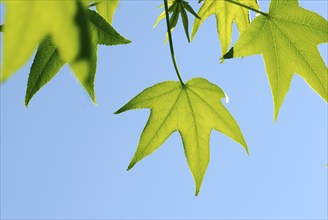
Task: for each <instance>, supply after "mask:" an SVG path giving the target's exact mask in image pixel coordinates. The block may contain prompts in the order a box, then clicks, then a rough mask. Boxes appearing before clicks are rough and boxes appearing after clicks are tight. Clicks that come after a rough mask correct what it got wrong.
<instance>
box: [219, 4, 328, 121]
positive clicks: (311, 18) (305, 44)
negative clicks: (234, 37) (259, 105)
mask: <svg viewBox="0 0 328 220" xmlns="http://www.w3.org/2000/svg"><path fill="white" fill-rule="evenodd" d="M325 42H328V22H327V21H326V20H325V19H324V18H323V17H321V16H320V15H318V14H316V13H314V12H311V11H308V10H306V9H304V8H301V7H299V6H298V1H297V0H288V1H287V0H272V1H271V4H270V9H269V14H268V16H263V15H260V16H258V17H256V18H255V19H254V21H253V22H252V23H251V25H250V26H249V28H248V29H247V30H245V31H244V32H243V33H242V34H241V36H240V38H239V40H238V41H237V43H236V44H235V46H234V47H233V48H231V49H230V51H229V52H228V53H227V54H225V55H224V56H223V58H225V59H228V58H232V57H244V56H249V55H253V54H260V53H262V56H263V59H264V62H265V68H266V72H267V75H268V79H269V82H270V86H271V91H272V95H273V101H274V119H275V120H276V118H277V116H278V112H279V109H280V107H281V105H282V103H283V101H284V98H285V96H286V94H287V92H288V90H289V86H290V83H291V81H292V77H293V74H294V73H297V74H298V75H299V76H301V77H302V78H304V80H305V81H306V82H307V83H308V84H309V86H310V87H311V88H312V89H313V90H315V91H316V92H317V93H318V94H319V95H320V96H321V97H322V98H323V99H324V100H325V101H326V102H327V99H328V91H327V83H328V82H327V75H328V69H327V67H326V65H325V63H324V61H323V60H322V57H321V55H320V53H319V51H318V49H317V45H318V44H320V43H325Z"/></svg>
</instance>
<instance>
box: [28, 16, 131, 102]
mask: <svg viewBox="0 0 328 220" xmlns="http://www.w3.org/2000/svg"><path fill="white" fill-rule="evenodd" d="M87 19H88V24H89V28H90V33H91V36H92V44H91V50H92V56H91V61H92V62H90V65H89V69H87V70H88V71H87V72H86V71H85V67H84V66H83V63H76V62H71V63H69V65H70V66H71V68H72V69H73V72H74V74H75V76H76V77H77V78H78V80H79V81H80V83H81V85H82V86H83V87H84V88H85V90H86V91H87V92H88V94H89V95H90V97H91V99H92V100H93V101H94V102H96V97H95V92H94V79H95V74H96V68H97V48H98V46H97V44H104V45H119V44H127V43H130V41H129V40H127V39H125V38H123V37H122V36H121V35H120V34H119V33H117V32H116V31H115V30H114V28H113V27H112V26H111V25H110V24H108V23H107V22H106V21H105V20H104V19H103V18H102V17H101V16H100V15H98V14H97V13H96V12H94V11H91V10H88V11H87ZM64 64H65V62H64V61H62V59H61V57H60V55H59V52H58V49H57V48H56V47H55V45H54V44H53V43H52V40H51V38H46V39H45V40H44V41H43V42H42V43H41V44H40V46H39V48H38V51H37V54H36V56H35V58H34V61H33V64H32V67H31V71H30V74H29V78H28V84H27V89H26V96H25V105H26V106H28V104H29V101H30V100H31V98H32V97H33V96H34V95H35V93H36V92H37V91H38V90H39V89H40V88H41V87H42V86H44V85H45V84H47V83H48V82H49V81H50V80H51V79H52V78H53V77H54V76H55V75H56V74H57V73H58V71H59V70H60V68H61V67H62V66H63V65H64Z"/></svg>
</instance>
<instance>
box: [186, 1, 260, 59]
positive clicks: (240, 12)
mask: <svg viewBox="0 0 328 220" xmlns="http://www.w3.org/2000/svg"><path fill="white" fill-rule="evenodd" d="M236 2H239V3H242V4H244V5H247V6H249V7H252V8H254V9H258V4H257V2H256V0H236ZM198 15H199V16H200V17H201V20H199V19H195V21H194V24H193V28H192V33H191V39H193V38H194V37H195V35H196V33H197V31H198V29H199V27H200V26H201V25H202V23H203V22H204V21H205V20H206V19H207V18H208V17H209V16H211V15H215V18H216V26H217V32H218V36H219V39H220V42H221V51H222V54H225V53H226V52H227V51H228V48H229V46H230V43H231V36H232V24H233V22H235V23H236V24H237V27H238V30H239V32H242V31H244V30H245V29H246V28H247V27H248V25H249V21H250V19H249V10H248V9H246V8H243V7H240V6H238V5H235V4H232V3H230V2H227V1H225V0H205V1H204V3H203V5H202V6H201V8H200V9H199V12H198Z"/></svg>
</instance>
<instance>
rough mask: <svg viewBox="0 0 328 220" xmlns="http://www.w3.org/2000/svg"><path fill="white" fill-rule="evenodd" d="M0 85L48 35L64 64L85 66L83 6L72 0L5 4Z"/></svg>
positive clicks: (86, 43)
mask: <svg viewBox="0 0 328 220" xmlns="http://www.w3.org/2000/svg"><path fill="white" fill-rule="evenodd" d="M5 5H6V15H5V23H6V26H5V28H4V29H5V30H4V39H3V41H4V46H3V65H2V71H1V72H2V74H1V79H0V80H1V82H3V81H5V80H6V79H7V78H8V77H10V76H11V74H13V73H14V72H15V71H16V70H17V69H18V68H20V67H21V66H22V65H24V64H25V62H26V61H27V60H28V59H29V58H30V56H31V55H32V53H33V51H34V50H35V48H36V47H37V45H38V44H39V42H41V41H42V40H43V39H44V38H45V37H46V36H51V38H52V39H53V42H54V43H55V45H56V46H57V47H58V50H59V53H60V56H61V57H62V58H63V60H65V62H74V61H75V62H76V63H81V65H82V63H86V64H85V66H86V68H88V67H87V66H88V63H87V62H88V59H89V58H90V56H91V54H90V48H89V45H90V42H89V41H90V39H89V34H88V33H87V32H88V28H87V23H86V21H85V19H84V18H85V15H84V13H85V8H84V7H85V6H84V5H83V3H82V2H81V1H80V0H75V1H10V0H7V1H5Z"/></svg>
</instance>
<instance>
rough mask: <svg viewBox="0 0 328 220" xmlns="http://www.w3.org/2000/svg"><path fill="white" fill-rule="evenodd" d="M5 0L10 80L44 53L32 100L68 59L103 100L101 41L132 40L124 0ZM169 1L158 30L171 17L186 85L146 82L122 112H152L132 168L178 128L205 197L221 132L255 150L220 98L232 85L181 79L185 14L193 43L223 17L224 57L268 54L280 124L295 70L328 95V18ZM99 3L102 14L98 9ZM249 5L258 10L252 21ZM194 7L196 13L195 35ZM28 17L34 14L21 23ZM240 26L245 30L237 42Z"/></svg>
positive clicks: (290, 2) (292, 7) (284, 5)
mask: <svg viewBox="0 0 328 220" xmlns="http://www.w3.org/2000/svg"><path fill="white" fill-rule="evenodd" d="M4 2H5V4H6V16H5V22H6V23H5V25H1V26H0V31H3V32H4V47H3V56H4V58H3V62H2V64H1V65H2V66H1V82H4V81H5V80H6V79H8V78H9V77H10V76H11V75H12V74H13V73H14V72H15V71H16V70H17V69H18V68H20V67H21V66H22V65H23V64H24V63H26V61H27V60H28V59H29V57H30V56H31V55H32V53H33V52H34V51H35V49H37V52H36V55H35V57H34V60H33V64H32V66H31V70H30V73H29V78H28V84H27V90H26V97H25V104H26V106H27V105H28V104H29V102H30V100H31V98H32V97H33V96H34V95H35V94H36V93H37V92H38V91H39V89H40V88H42V87H43V86H44V85H45V84H47V83H48V82H49V81H50V80H51V79H52V78H53V77H54V76H55V75H56V74H57V73H58V71H59V70H60V69H61V67H62V66H63V65H65V64H68V65H69V66H70V67H71V69H72V70H73V72H74V75H75V76H76V78H77V79H78V81H79V82H80V84H81V85H82V86H83V87H84V88H85V90H86V91H87V93H88V94H89V95H90V97H91V99H92V100H93V101H94V102H96V96H95V92H94V81H95V75H96V67H97V48H98V45H106V46H113V45H120V44H128V43H130V41H129V40H127V39H125V38H124V37H122V36H121V35H120V34H119V33H118V32H117V31H116V30H115V29H114V28H113V27H112V25H111V24H112V20H113V16H114V13H115V11H116V8H117V6H118V4H119V0H111V1H106V0H99V1H96V2H90V1H83V0H73V1H51V2H43V1H31V2H27V1H10V0H6V1H4ZM164 3H165V4H164V5H165V9H166V11H164V12H162V13H161V14H160V15H159V17H158V19H157V21H156V23H155V25H154V26H156V25H157V24H158V23H159V22H160V21H161V20H162V19H163V18H166V16H168V18H167V19H166V20H167V21H168V22H167V27H168V30H167V31H168V38H169V41H170V50H171V57H172V60H173V64H174V66H175V70H176V72H177V75H178V78H179V82H173V81H166V82H162V83H159V84H156V85H154V86H152V87H150V88H147V89H145V90H144V91H143V92H141V93H140V94H139V95H137V96H136V97H135V98H133V99H132V100H131V101H129V102H128V103H127V104H126V105H124V106H123V107H122V108H121V109H119V110H118V111H117V112H116V113H117V114H118V113H122V112H125V111H127V110H131V109H141V108H148V109H150V110H151V113H150V116H149V119H148V122H147V124H146V126H145V128H144V130H143V132H142V134H141V137H140V141H139V144H138V147H137V151H136V153H135V155H134V157H133V159H132V161H131V163H130V165H129V167H128V169H131V168H132V167H133V166H134V165H135V164H136V163H137V162H139V161H140V160H141V159H143V158H144V157H146V156H148V155H150V154H151V153H152V152H154V151H155V150H156V149H158V148H159V147H160V146H161V144H162V143H164V141H165V140H166V139H167V138H168V137H169V136H170V135H171V134H172V133H173V132H175V131H178V132H179V133H180V136H181V138H182V142H183V147H184V151H185V155H186V158H187V162H188V165H189V168H190V170H191V173H192V175H193V177H194V180H195V185H196V195H197V194H198V193H199V191H200V187H201V184H202V181H203V178H204V175H205V172H206V169H207V166H208V163H209V159H210V147H209V142H210V141H209V140H210V134H211V131H212V130H213V129H214V130H217V131H219V132H221V133H223V134H225V135H226V136H228V137H230V138H231V139H233V140H234V141H236V142H237V143H239V144H240V145H241V146H242V147H243V148H244V149H245V150H246V152H247V153H248V148H247V144H246V141H245V139H244V137H243V134H242V132H241V129H240V128H239V126H238V124H237V122H236V121H235V119H234V118H233V116H232V115H231V114H230V113H229V111H228V110H227V109H226V108H225V107H224V106H223V104H222V103H221V102H220V99H222V98H224V97H226V95H225V93H224V92H223V90H222V89H221V88H220V87H218V86H217V85H214V84H212V83H210V82H209V81H207V80H206V79H203V78H194V79H191V80H189V81H188V82H187V83H184V82H183V81H182V78H181V76H180V73H179V70H178V68H177V64H176V60H175V56H174V51H173V43H172V36H171V31H172V30H173V29H174V28H175V27H176V26H177V23H178V21H179V18H180V16H181V20H182V24H183V28H184V31H185V34H186V37H187V39H188V41H189V42H190V41H191V40H193V39H194V38H195V36H196V34H197V33H198V31H199V29H200V27H201V25H202V24H203V22H205V20H206V19H207V18H208V17H210V16H211V15H214V16H215V18H216V29H217V32H218V38H219V40H220V43H221V54H222V57H221V61H222V62H223V61H224V60H226V59H231V58H237V57H246V56H251V55H257V54H262V56H263V59H264V63H265V69H266V74H267V76H268V80H269V83H270V88H271V91H272V97H273V103H274V120H276V118H277V116H278V113H279V109H280V107H281V106H282V103H283V101H284V98H285V96H286V94H287V93H288V90H289V88H290V84H291V81H292V77H293V75H294V73H296V74H298V75H299V76H301V77H302V78H303V79H304V80H305V81H306V82H307V83H308V84H309V86H310V87H311V88H312V89H313V90H314V91H315V92H317V93H318V94H319V95H320V96H321V97H322V98H323V99H324V100H325V102H327V101H328V86H327V85H328V69H327V66H326V65H325V63H324V61H323V59H322V57H321V55H320V53H319V51H318V48H317V46H318V44H322V43H327V42H328V22H327V20H326V19H325V18H323V17H321V16H320V15H318V14H316V13H314V12H311V11H309V10H306V9H304V8H302V7H300V6H299V4H298V0H271V3H270V8H269V12H268V13H265V12H262V11H260V10H259V5H258V3H257V1H256V0H199V2H198V3H199V4H201V6H200V9H199V11H198V13H196V12H195V11H194V9H193V8H192V7H191V6H190V5H189V3H188V2H187V1H185V0H171V1H169V2H167V0H164ZM167 3H168V4H167ZM93 6H95V8H96V11H95V10H91V9H89V8H90V7H93ZM168 6H169V7H168ZM162 7H163V5H162V6H160V8H162ZM250 10H252V11H254V12H256V13H257V16H256V18H255V19H254V20H253V21H251V20H250V16H249V13H250ZM188 13H189V14H191V15H193V16H194V17H195V19H194V23H193V25H192V31H191V37H190V35H189V20H188ZM30 14H33V16H30ZM24 17H26V18H27V17H28V18H29V19H20V18H24ZM233 23H235V24H236V25H237V27H238V31H239V33H240V36H239V39H238V40H237V42H236V43H235V45H234V46H233V47H231V45H230V44H231V38H232V25H233ZM229 47H231V49H230V50H229Z"/></svg>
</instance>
